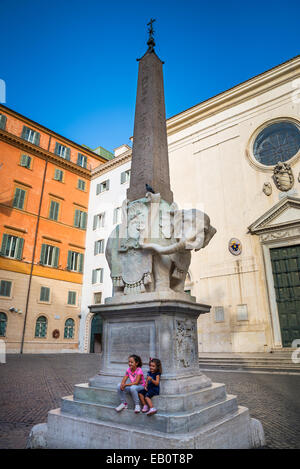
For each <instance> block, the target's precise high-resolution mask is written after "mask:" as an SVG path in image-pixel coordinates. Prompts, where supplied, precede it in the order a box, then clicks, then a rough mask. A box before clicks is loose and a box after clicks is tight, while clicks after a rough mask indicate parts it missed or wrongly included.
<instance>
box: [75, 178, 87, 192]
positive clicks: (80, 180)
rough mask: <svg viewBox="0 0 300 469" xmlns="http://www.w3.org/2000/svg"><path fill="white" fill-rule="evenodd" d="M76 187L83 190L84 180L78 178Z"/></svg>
mask: <svg viewBox="0 0 300 469" xmlns="http://www.w3.org/2000/svg"><path fill="white" fill-rule="evenodd" d="M77 189H80V190H81V191H85V181H83V180H82V179H78V184H77Z"/></svg>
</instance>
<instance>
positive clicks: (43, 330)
mask: <svg viewBox="0 0 300 469" xmlns="http://www.w3.org/2000/svg"><path fill="white" fill-rule="evenodd" d="M47 323H48V321H47V318H45V316H40V317H39V318H38V319H37V321H36V324H35V334H34V336H35V337H40V338H45V337H46V335H47Z"/></svg>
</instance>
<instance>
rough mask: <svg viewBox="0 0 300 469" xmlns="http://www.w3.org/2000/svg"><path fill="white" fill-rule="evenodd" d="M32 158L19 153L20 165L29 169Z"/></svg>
mask: <svg viewBox="0 0 300 469" xmlns="http://www.w3.org/2000/svg"><path fill="white" fill-rule="evenodd" d="M31 161H32V158H31V156H29V155H21V160H20V165H21V166H24V168H27V169H30V167H31Z"/></svg>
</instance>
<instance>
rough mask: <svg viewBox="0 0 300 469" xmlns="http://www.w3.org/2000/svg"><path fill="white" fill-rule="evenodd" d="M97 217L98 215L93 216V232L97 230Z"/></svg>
mask: <svg viewBox="0 0 300 469" xmlns="http://www.w3.org/2000/svg"><path fill="white" fill-rule="evenodd" d="M97 216H98V215H94V221H93V230H95V229H96V228H97Z"/></svg>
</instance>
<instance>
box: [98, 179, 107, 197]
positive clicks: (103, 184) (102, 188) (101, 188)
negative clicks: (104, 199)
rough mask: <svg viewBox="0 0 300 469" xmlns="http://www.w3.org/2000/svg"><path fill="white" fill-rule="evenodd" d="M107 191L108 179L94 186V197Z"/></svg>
mask: <svg viewBox="0 0 300 469" xmlns="http://www.w3.org/2000/svg"><path fill="white" fill-rule="evenodd" d="M108 190H109V179H107V180H106V181H103V182H101V183H100V184H97V186H96V195H98V194H100V193H101V192H105V191H108Z"/></svg>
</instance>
